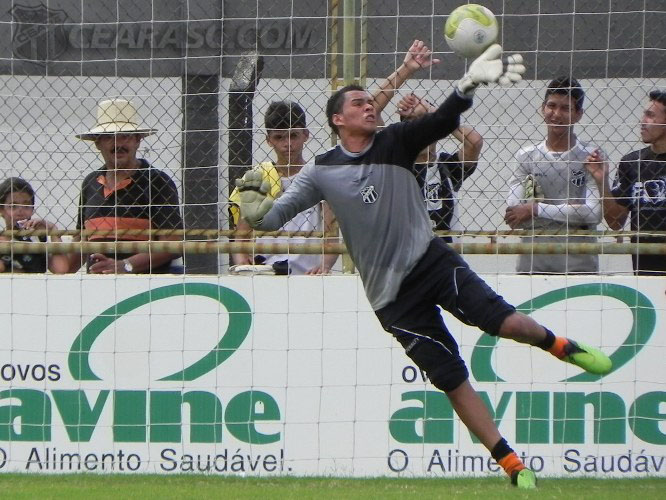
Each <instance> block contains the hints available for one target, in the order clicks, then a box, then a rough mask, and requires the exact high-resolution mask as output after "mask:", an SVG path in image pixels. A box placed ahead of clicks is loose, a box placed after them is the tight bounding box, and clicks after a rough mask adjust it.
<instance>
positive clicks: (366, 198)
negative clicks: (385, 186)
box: [361, 186, 379, 203]
mask: <svg viewBox="0 0 666 500" xmlns="http://www.w3.org/2000/svg"><path fill="white" fill-rule="evenodd" d="M361 198H363V203H374V202H376V201H377V198H379V195H378V194H377V191H376V190H375V186H367V187H364V188H363V189H361Z"/></svg>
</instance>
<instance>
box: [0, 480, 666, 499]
mask: <svg viewBox="0 0 666 500" xmlns="http://www.w3.org/2000/svg"><path fill="white" fill-rule="evenodd" d="M0 497H2V498H12V499H21V498H30V499H32V498H39V499H49V498H67V499H78V498H81V499H83V498H85V499H90V498H113V499H124V498H141V499H148V500H158V499H159V500H161V499H168V498H179V499H180V498H206V499H211V498H233V499H235V498H253V499H254V498H259V499H262V500H264V499H272V498H276V499H279V500H286V499H292V498H293V499H299V500H300V499H308V498H326V499H327V500H328V499H337V498H339V499H346V498H363V499H370V498H377V499H382V500H383V499H387V498H395V499H403V498H418V499H421V500H425V499H428V500H430V499H435V498H442V499H444V498H446V499H449V498H483V499H485V500H494V499H502V498H532V499H539V500H541V499H549V498H558V499H559V498H562V499H575V500H579V499H595V500H610V499H622V500H626V499H629V498H632V499H633V498H637V499H639V500H653V499H654V500H658V499H666V478H650V479H556V478H545V479H543V480H541V481H540V483H539V488H538V489H536V490H531V491H521V490H517V489H516V488H514V487H512V486H510V485H509V483H508V480H502V479H498V478H484V479H386V478H384V479H332V478H265V479H257V478H238V477H216V476H203V475H176V476H158V475H122V476H121V475H88V474H71V475H27V474H3V475H0Z"/></svg>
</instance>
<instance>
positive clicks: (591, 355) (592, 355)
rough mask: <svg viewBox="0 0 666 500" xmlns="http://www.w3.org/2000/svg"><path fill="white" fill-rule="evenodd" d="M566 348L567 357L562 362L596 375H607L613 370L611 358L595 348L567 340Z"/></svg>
mask: <svg viewBox="0 0 666 500" xmlns="http://www.w3.org/2000/svg"><path fill="white" fill-rule="evenodd" d="M567 340H568V341H569V342H568V343H567V345H565V346H564V352H565V353H566V354H565V356H564V357H563V358H562V361H566V362H567V363H571V364H572V365H576V366H579V367H581V368H582V369H583V370H585V371H586V372H589V373H594V374H595V375H606V374H607V373H610V371H611V369H612V368H613V363H612V362H611V360H610V358H609V357H608V356H606V355H605V354H604V353H603V352H601V351H600V350H599V349H597V348H595V347H590V346H589V345H586V344H583V343H581V342H576V341H574V340H571V339H567Z"/></svg>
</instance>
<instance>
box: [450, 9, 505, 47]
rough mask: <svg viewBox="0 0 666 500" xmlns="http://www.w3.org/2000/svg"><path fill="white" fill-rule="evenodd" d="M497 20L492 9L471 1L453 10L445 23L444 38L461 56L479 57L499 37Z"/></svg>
mask: <svg viewBox="0 0 666 500" xmlns="http://www.w3.org/2000/svg"><path fill="white" fill-rule="evenodd" d="M497 32H498V27H497V20H496V19H495V16H494V15H493V13H492V12H490V10H488V9H486V8H485V7H483V6H482V5H477V4H474V3H470V4H467V5H462V6H460V7H458V8H457V9H455V10H454V11H453V12H451V15H450V16H449V17H448V18H447V19H446V24H444V38H445V39H446V43H448V44H449V47H451V50H453V52H455V53H456V54H458V55H459V56H461V57H478V56H480V55H481V54H482V53H483V51H484V50H486V49H487V48H488V47H490V46H491V45H492V44H493V43H495V40H496V39H497Z"/></svg>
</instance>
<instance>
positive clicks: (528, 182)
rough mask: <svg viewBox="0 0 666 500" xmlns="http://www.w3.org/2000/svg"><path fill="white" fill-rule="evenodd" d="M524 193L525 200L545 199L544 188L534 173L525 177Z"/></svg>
mask: <svg viewBox="0 0 666 500" xmlns="http://www.w3.org/2000/svg"><path fill="white" fill-rule="evenodd" d="M523 193H524V198H525V200H528V201H537V202H539V201H543V199H544V196H543V189H542V188H541V185H540V184H539V183H538V182H537V180H536V178H535V177H534V175H532V174H529V175H528V176H527V177H525V180H524V181H523Z"/></svg>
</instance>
